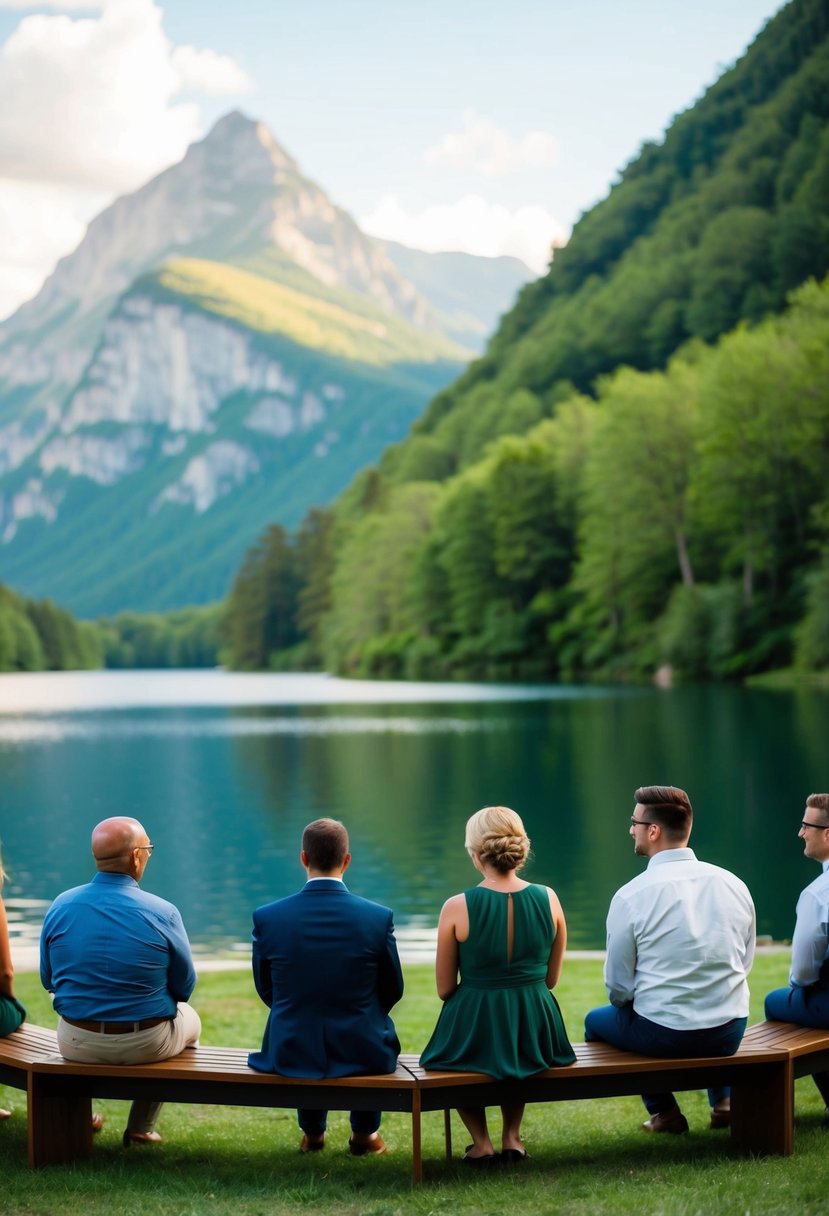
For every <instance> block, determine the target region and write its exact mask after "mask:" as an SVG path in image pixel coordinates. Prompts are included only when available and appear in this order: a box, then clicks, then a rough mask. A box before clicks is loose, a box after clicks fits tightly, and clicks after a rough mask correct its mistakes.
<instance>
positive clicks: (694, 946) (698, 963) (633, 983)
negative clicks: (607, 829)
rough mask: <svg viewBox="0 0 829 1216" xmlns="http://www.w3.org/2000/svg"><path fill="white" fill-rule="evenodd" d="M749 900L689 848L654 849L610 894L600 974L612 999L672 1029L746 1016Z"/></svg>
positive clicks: (751, 937)
mask: <svg viewBox="0 0 829 1216" xmlns="http://www.w3.org/2000/svg"><path fill="white" fill-rule="evenodd" d="M755 934H756V927H755V914H754V904H753V902H752V899H751V895H750V894H749V891H748V888H747V887H746V885H745V883H744V882H741V881H740V879H739V878H737V877H736V876H735V875H734V874H731V873H729V871H728V870H723V869H721V868H720V867H719V866H712V865H709V864H708V863H707V862H704V861H697V859H696V857H695V855H694V851H693V849H687V848H686V849H665V850H663V851H662V852H660V853H654V855H653V856H652V857H651V858H650V860H649V862H648V868H647V869H646V870H645V871H644V873H642V874H640V875H638V876H637V877H636V878H634V879H633V881H632V882H629V883H627V885H626V886H624V887H622V888H621V890H619V891H617V892H616V894H615V895H614V896H613V900H612V902H611V904H610V910H609V912H608V914H607V961H606V963H605V969H604V977H605V984H606V985H607V991H608V995H609V997H610V1001H611V1004H613V1005H627V1004H630V1002H631V1001H632V1002H633V1006H634V1009H635V1010H636V1012H637V1013H639V1014H641V1015H642V1016H643V1017H646V1018H648V1019H649V1020H650V1021H651V1022H656V1023H657V1024H658V1025H660V1026H668V1027H670V1028H671V1029H672V1030H701V1029H704V1028H708V1027H712V1026H722V1025H723V1024H724V1023H725V1022H730V1021H731V1019H732V1018H743V1017H747V1016H748V983H747V981H746V975H747V974H748V972H749V971H750V970H751V964H752V962H753V960H754V942H755Z"/></svg>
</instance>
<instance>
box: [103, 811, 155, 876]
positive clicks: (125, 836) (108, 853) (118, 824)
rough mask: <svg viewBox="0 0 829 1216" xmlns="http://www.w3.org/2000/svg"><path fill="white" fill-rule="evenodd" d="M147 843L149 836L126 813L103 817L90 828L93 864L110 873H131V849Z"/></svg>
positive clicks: (132, 866) (132, 865) (135, 820)
mask: <svg viewBox="0 0 829 1216" xmlns="http://www.w3.org/2000/svg"><path fill="white" fill-rule="evenodd" d="M148 843H149V837H148V836H147V833H146V832H145V831H144V829H143V827H142V826H141V824H140V823H139V822H138V820H137V819H129V818H127V816H126V815H116V816H114V817H113V818H112V819H104V820H102V821H101V823H99V824H98V825H97V826H96V827H95V828H93V830H92V856H93V857H94V858H95V865H96V866H97V868H98V869H99V870H103V871H105V872H107V873H110V874H130V873H132V871H133V869H134V862H133V850H134V849H136V848H139V847H140V846H141V845H145V844H148ZM142 868H143V867H142Z"/></svg>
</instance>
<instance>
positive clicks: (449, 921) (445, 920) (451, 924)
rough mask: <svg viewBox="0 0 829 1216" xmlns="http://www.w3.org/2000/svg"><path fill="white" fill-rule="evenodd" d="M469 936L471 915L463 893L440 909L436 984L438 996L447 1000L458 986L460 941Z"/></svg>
mask: <svg viewBox="0 0 829 1216" xmlns="http://www.w3.org/2000/svg"><path fill="white" fill-rule="evenodd" d="M468 936H469V915H468V913H467V910H466V899H465V898H464V896H463V895H453V896H452V898H451V899H447V901H446V903H445V904H444V905H443V907H442V908H441V910H440V920H439V921H438V948H437V954H436V956H435V984H436V986H437V990H438V996H439V997H440V999H441V1000H442V1001H446V1000H448V999H449V997H450V996H451V995H452V993H453V992H454V991H455V989H456V988H457V986H458V941H459V940H461V941H466V938H467V937H468Z"/></svg>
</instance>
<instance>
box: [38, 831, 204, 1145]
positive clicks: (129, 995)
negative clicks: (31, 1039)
mask: <svg viewBox="0 0 829 1216" xmlns="http://www.w3.org/2000/svg"><path fill="white" fill-rule="evenodd" d="M153 848H154V846H153V845H152V844H150V838H149V837H148V835H147V833H146V832H145V831H144V829H143V827H142V826H141V824H140V823H139V822H138V820H137V819H128V818H126V817H124V816H117V817H115V818H112V819H105V820H104V821H103V822H102V823H99V824H98V826H97V827H96V828H95V829H94V831H93V832H92V855H93V857H94V859H95V866H96V868H97V871H98V872H97V874H96V875H95V877H94V878H93V879H92V881H91V882H90V883H87V884H86V885H85V886H82V887H74V888H73V889H72V890H70V891H64V893H63V894H62V895H59V896H58V897H57V899H56V900H55V902H54V903H53V904H52V906H51V908H50V909H49V911H48V912H47V913H46V919H45V920H44V922H43V931H42V934H41V938H40V978H41V981H42V983H43V986H44V988H46V989H47V990H48V991H49V992H51V993H52V994H53V998H54V1006H55V1009H56V1011H57V1012H58V1013H59V1014H60V1020H59V1021H58V1049H59V1050H60V1053H61V1055H62V1056H64V1057H65V1059H67V1060H78V1061H81V1062H82V1063H85V1064H147V1063H149V1062H150V1061H152V1060H166V1059H168V1057H170V1056H175V1055H178V1054H179V1052H181V1051H183V1050H184V1048H185V1047H192V1046H195V1045H196V1043H197V1040H198V1037H199V1034H200V1033H201V1023H200V1021H199V1016H198V1014H197V1013H196V1011H195V1009H192V1008H191V1007H190V1005H188V1004H187V1003H186V1002H187V1000H188V998H189V996H190V994H191V993H192V991H193V988H194V987H195V984H196V972H195V968H194V967H193V959H192V957H191V954H190V943H189V942H188V940H187V934H186V933H185V931H184V925H183V924H182V921H181V916H180V914H179V912H178V909H177V908H175V907H174V906H173V905H172V904H171V903H168V902H167V901H166V900H165V899H160V898H159V897H158V896H157V895H150V894H149V892H147V891H142V890H141V888H140V887H139V885H138V884H139V882H140V881H141V878H142V877H143V874H144V871H145V869H146V868H147V862H148V861H149V859H150V857H151V855H152V852H153ZM160 1110H161V1103H159V1102H143V1101H142V1102H133V1104H132V1107H131V1109H130V1114H129V1119H128V1122H127V1128H126V1131H125V1132H124V1146H125V1147H128V1146H129V1145H130V1144H150V1143H154V1142H156V1141H158V1140H160V1139H161V1136H160V1135H159V1134H158V1132H157V1131H156V1130H155V1123H156V1120H157V1118H158V1114H159V1111H160Z"/></svg>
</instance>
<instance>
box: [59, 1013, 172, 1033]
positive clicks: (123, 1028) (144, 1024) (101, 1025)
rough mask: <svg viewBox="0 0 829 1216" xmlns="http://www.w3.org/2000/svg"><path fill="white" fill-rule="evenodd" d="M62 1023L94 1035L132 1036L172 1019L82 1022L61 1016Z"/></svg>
mask: <svg viewBox="0 0 829 1216" xmlns="http://www.w3.org/2000/svg"><path fill="white" fill-rule="evenodd" d="M61 1017H62V1018H63V1020H64V1022H68V1023H69V1025H70V1026H77V1027H78V1029H79V1030H91V1031H93V1032H94V1033H96V1034H134V1033H135V1031H136V1030H150V1029H151V1028H152V1027H153V1026H160V1025H161V1023H162V1022H172V1020H173V1019H172V1018H144V1019H143V1020H142V1021H140V1022H82V1021H80V1020H79V1019H78V1018H68V1017H66V1016H65V1015H64V1014H61Z"/></svg>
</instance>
